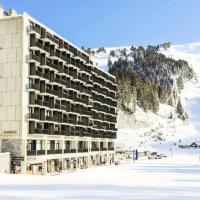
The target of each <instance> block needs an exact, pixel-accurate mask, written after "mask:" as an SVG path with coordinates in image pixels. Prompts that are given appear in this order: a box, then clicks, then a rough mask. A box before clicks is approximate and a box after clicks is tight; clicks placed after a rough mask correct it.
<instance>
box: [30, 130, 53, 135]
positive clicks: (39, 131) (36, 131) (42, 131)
mask: <svg viewBox="0 0 200 200" xmlns="http://www.w3.org/2000/svg"><path fill="white" fill-rule="evenodd" d="M30 134H50V130H49V129H35V130H34V133H30Z"/></svg>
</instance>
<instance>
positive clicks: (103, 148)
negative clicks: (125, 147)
mask: <svg viewBox="0 0 200 200" xmlns="http://www.w3.org/2000/svg"><path fill="white" fill-rule="evenodd" d="M107 150H108V149H107V148H105V147H101V148H100V151H107Z"/></svg>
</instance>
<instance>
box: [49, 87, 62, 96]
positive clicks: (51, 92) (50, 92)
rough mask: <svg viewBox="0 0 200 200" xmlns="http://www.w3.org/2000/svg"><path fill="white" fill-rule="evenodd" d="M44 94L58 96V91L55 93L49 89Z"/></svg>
mask: <svg viewBox="0 0 200 200" xmlns="http://www.w3.org/2000/svg"><path fill="white" fill-rule="evenodd" d="M46 92H47V93H49V94H53V95H55V96H58V94H59V93H58V91H55V90H52V89H50V88H46Z"/></svg>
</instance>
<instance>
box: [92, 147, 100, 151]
mask: <svg viewBox="0 0 200 200" xmlns="http://www.w3.org/2000/svg"><path fill="white" fill-rule="evenodd" d="M91 151H99V148H97V147H92V148H91Z"/></svg>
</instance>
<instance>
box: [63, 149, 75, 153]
mask: <svg viewBox="0 0 200 200" xmlns="http://www.w3.org/2000/svg"><path fill="white" fill-rule="evenodd" d="M64 153H76V149H64Z"/></svg>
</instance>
